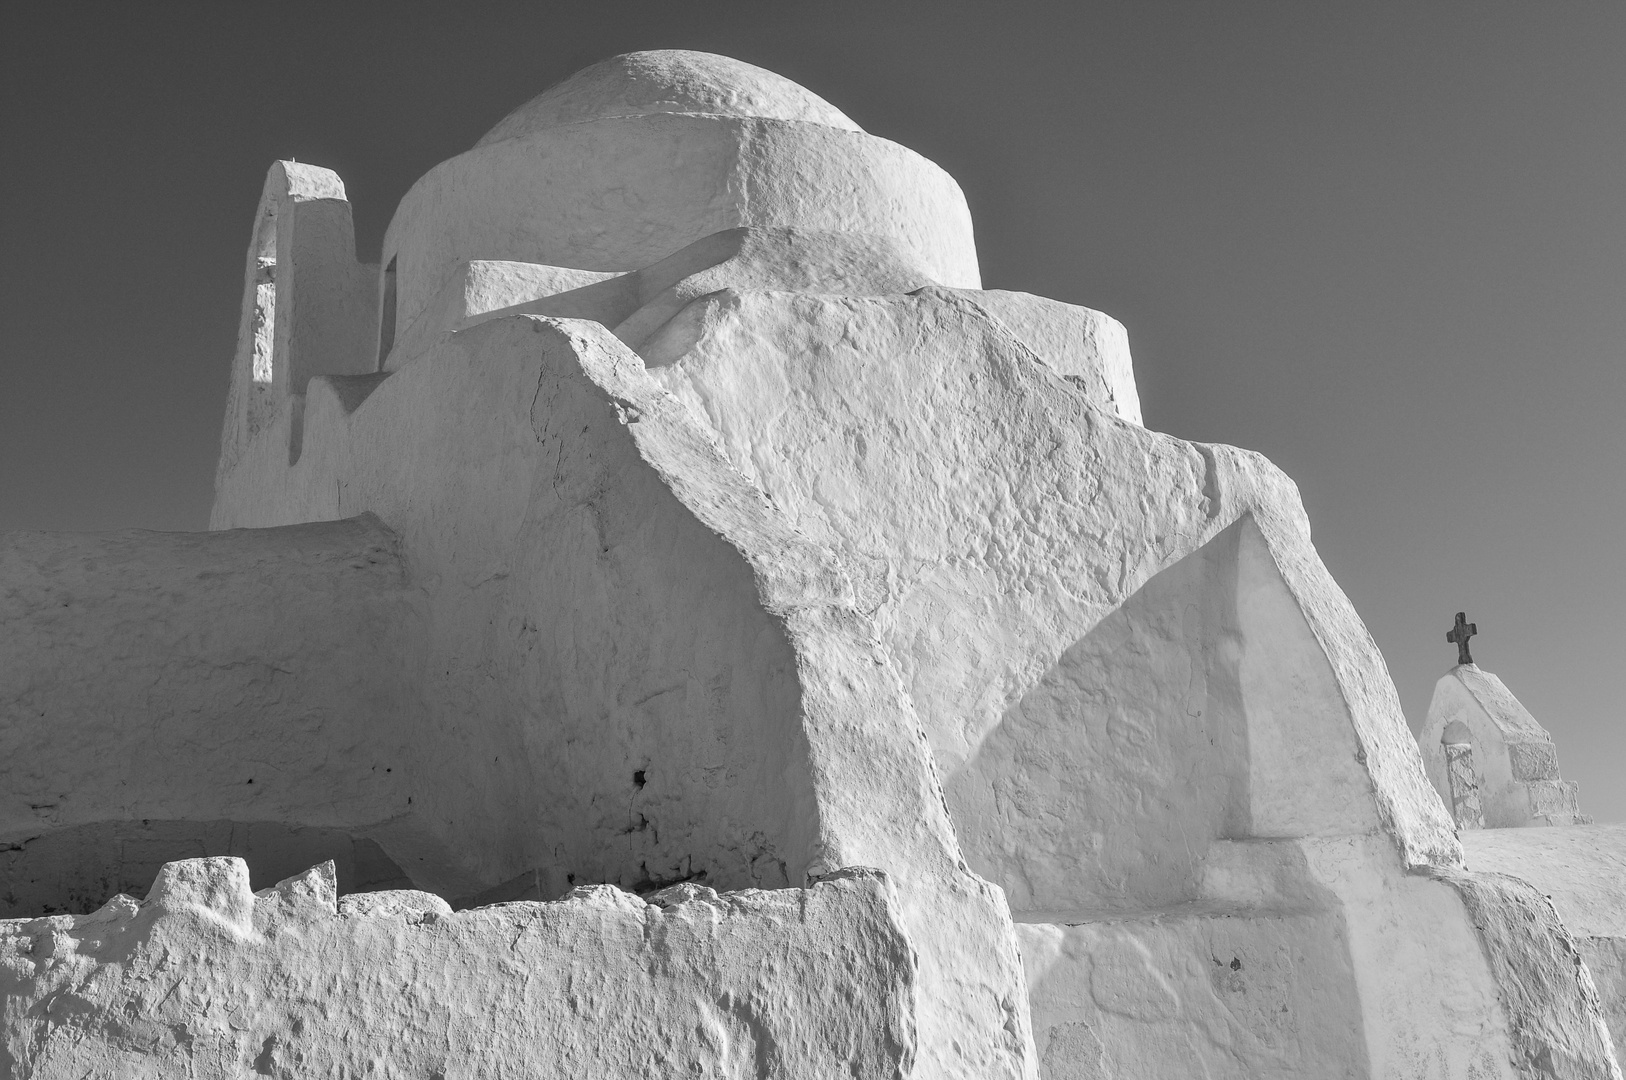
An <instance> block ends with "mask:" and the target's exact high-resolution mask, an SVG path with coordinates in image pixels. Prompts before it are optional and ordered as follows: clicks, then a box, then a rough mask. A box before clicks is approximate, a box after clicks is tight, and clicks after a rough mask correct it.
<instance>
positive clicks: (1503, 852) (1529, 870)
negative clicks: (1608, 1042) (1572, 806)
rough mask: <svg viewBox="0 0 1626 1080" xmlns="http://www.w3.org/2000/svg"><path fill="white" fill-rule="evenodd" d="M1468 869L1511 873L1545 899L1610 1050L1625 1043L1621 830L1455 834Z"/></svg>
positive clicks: (1624, 830) (1625, 867) (1625, 856)
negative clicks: (1568, 941) (1586, 975)
mask: <svg viewBox="0 0 1626 1080" xmlns="http://www.w3.org/2000/svg"><path fill="white" fill-rule="evenodd" d="M1462 847H1463V854H1464V856H1465V859H1466V863H1467V866H1468V868H1469V869H1471V870H1475V871H1479V872H1482V873H1500V874H1511V875H1512V876H1514V877H1516V878H1520V879H1522V880H1524V881H1527V882H1529V883H1530V884H1531V885H1532V886H1534V888H1535V890H1536V891H1537V892H1538V893H1540V894H1541V895H1542V896H1544V897H1546V898H1547V899H1548V900H1550V901H1552V904H1553V907H1554V908H1555V909H1556V910H1557V912H1558V915H1559V917H1560V918H1562V919H1563V921H1564V926H1565V928H1566V929H1567V930H1568V931H1569V932H1570V933H1571V934H1573V935H1574V936H1575V942H1576V945H1577V947H1578V948H1579V949H1580V952H1581V956H1582V957H1583V958H1584V959H1585V960H1586V965H1587V968H1588V970H1589V971H1590V973H1591V975H1592V980H1593V983H1594V985H1595V986H1596V987H1597V990H1598V996H1599V998H1600V1000H1601V1003H1602V1009H1603V1014H1604V1019H1605V1020H1606V1021H1607V1023H1608V1025H1609V1032H1610V1035H1611V1036H1612V1037H1613V1040H1614V1045H1615V1049H1616V1052H1617V1053H1618V1052H1619V1051H1620V1048H1621V1047H1622V1046H1626V903H1623V902H1622V898H1623V897H1626V825H1569V826H1558V827H1556V828H1551V829H1539V830H1526V829H1487V830H1483V831H1478V832H1473V833H1466V832H1465V833H1463V836H1462Z"/></svg>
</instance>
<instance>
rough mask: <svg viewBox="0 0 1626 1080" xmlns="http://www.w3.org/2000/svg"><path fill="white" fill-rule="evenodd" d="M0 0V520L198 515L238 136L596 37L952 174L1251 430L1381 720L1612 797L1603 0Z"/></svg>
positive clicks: (549, 66) (1620, 275)
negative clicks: (833, 112) (1393, 702)
mask: <svg viewBox="0 0 1626 1080" xmlns="http://www.w3.org/2000/svg"><path fill="white" fill-rule="evenodd" d="M430 7H431V5H413V4H368V3H333V2H328V3H323V4H315V5H302V4H299V3H292V2H289V3H278V4H275V5H264V4H254V5H249V4H208V5H201V4H200V5H196V6H186V5H179V4H176V5H168V4H166V5H125V6H123V7H122V8H121V7H119V6H115V5H108V4H105V3H103V4H96V5H94V6H82V7H80V6H75V5H72V4H27V5H25V4H20V3H13V4H8V5H6V6H5V8H4V14H3V15H0V131H3V133H4V140H5V141H4V144H3V146H0V199H3V203H0V207H3V209H0V274H3V277H0V373H3V375H4V386H5V391H4V393H3V394H0V528H39V529H108V528H119V527H128V526H136V527H143V528H158V529H198V528H202V527H204V525H205V522H206V518H207V514H208V506H209V500H210V485H211V482H212V476H213V468H214V458H215V450H216V444H217V440H218V437H219V430H220V421H221V413H222V409H223V404H224V398H225V392H226V377H227V368H228V365H229V362H230V358H231V355H232V349H233V342H234V336H235V333H236V327H237V317H238V313H237V303H238V299H239V294H240V290H241V287H242V282H241V274H242V266H243V261H242V260H243V251H244V249H245V247H246V245H247V243H248V239H249V231H250V225H251V218H252V215H253V212H254V207H255V203H256V200H257V199H258V197H259V193H260V186H261V184H262V182H263V180H264V175H265V170H266V167H267V166H268V165H269V164H270V162H271V161H272V160H273V159H276V158H280V157H294V158H297V159H299V160H300V161H308V162H313V163H315V164H319V165H325V166H328V167H330V168H333V169H335V170H337V171H338V172H339V173H340V175H341V176H343V178H344V180H345V183H346V185H347V187H348V189H349V193H350V198H351V200H352V202H353V204H354V207H355V214H356V223H357V232H358V243H359V245H360V247H361V254H362V256H363V257H364V258H367V259H375V258H377V255H378V248H379V245H380V242H381V239H382V236H383V231H384V226H385V225H386V224H387V222H388V220H389V216H390V214H391V213H392V211H393V210H394V207H395V204H396V202H397V201H398V200H399V199H400V197H401V196H402V194H404V193H405V191H406V190H407V188H408V186H409V185H410V184H411V183H412V182H413V181H414V180H415V179H416V178H417V177H418V176H419V175H421V174H422V173H423V172H425V171H426V170H427V169H428V168H429V167H430V166H432V165H434V164H435V163H436V162H438V161H441V160H443V159H445V158H447V157H450V156H452V155H453V154H456V153H459V152H461V151H462V150H464V149H467V148H468V147H469V146H470V145H472V143H473V142H474V141H475V139H477V138H478V137H479V136H480V135H481V134H482V133H483V132H484V131H485V130H486V129H487V128H489V127H490V126H491V125H492V124H493V123H495V122H496V120H498V119H499V118H500V117H501V116H502V115H503V114H504V113H506V112H507V111H508V110H509V109H511V108H513V107H514V106H516V105H518V104H519V103H521V102H522V101H524V100H525V99H527V98H529V97H531V96H533V95H534V94H536V93H537V92H539V91H540V90H542V89H544V88H545V87H546V86H548V85H549V84H550V83H552V82H554V81H556V80H558V79H559V78H562V77H563V76H565V75H567V74H569V73H570V72H571V71H573V70H575V69H576V68H579V67H581V66H584V65H585V64H587V63H590V62H592V61H595V60H598V59H601V58H603V57H605V56H609V55H611V54H614V53H617V52H624V51H628V50H631V49H648V48H692V49H705V50H709V51H713V52H722V53H728V54H730V55H733V56H737V57H739V58H740V59H743V60H747V61H750V62H752V63H756V64H760V65H762V66H764V67H768V68H771V69H773V70H775V71H778V72H780V73H782V74H784V75H787V76H789V77H791V78H793V79H795V80H797V81H798V82H801V83H803V84H804V85H806V86H808V87H810V88H811V89H813V90H814V91H816V92H817V93H819V94H821V95H823V96H824V97H826V98H828V99H829V100H830V101H832V102H833V103H835V104H836V105H837V106H838V107H839V108H841V109H842V110H844V111H845V112H846V113H847V114H848V115H850V116H851V117H853V119H855V120H856V121H857V122H858V123H860V124H861V125H863V126H864V127H865V128H866V129H868V130H869V131H871V132H873V133H875V134H878V135H883V136H886V137H888V138H891V139H894V140H896V141H898V142H901V143H904V144H906V145H908V146H910V147H913V148H914V149H916V150H918V151H920V152H921V153H923V154H925V155H926V156H927V157H930V158H932V159H933V160H935V161H936V162H938V163H939V164H940V165H942V166H943V167H944V168H946V169H947V170H948V171H949V172H950V173H952V174H953V175H954V176H955V177H956V178H957V179H958V180H959V182H960V184H961V186H962V187H964V189H965V191H966V195H967V197H968V198H969V200H970V203H971V209H972V213H973V215H974V216H975V218H976V224H977V237H978V245H979V250H980V252H981V259H982V267H983V275H984V281H985V283H986V284H987V285H988V286H989V287H992V288H1005V289H1021V290H1026V291H1030V292H1035V293H1040V294H1043V295H1045V296H1051V297H1055V298H1057V299H1061V300H1066V301H1069V302H1072V303H1078V304H1085V305H1088V306H1091V307H1095V308H1099V309H1101V310H1104V311H1106V312H1108V313H1110V314H1112V315H1114V316H1116V317H1117V318H1118V319H1120V320H1122V321H1123V322H1124V323H1125V324H1126V325H1127V326H1128V327H1129V333H1130V340H1131V343H1132V345H1133V346H1134V351H1135V367H1136V373H1137V376H1138V378H1139V381H1140V390H1141V399H1142V402H1143V403H1144V406H1145V412H1146V421H1147V424H1148V426H1150V427H1153V428H1157V429H1159V430H1162V431H1167V432H1170V433H1172V434H1175V435H1179V436H1182V437H1185V438H1191V439H1201V440H1211V441H1219V442H1228V443H1234V444H1237V445H1240V446H1245V447H1249V448H1252V449H1256V450H1260V451H1263V452H1264V453H1266V454H1268V455H1269V456H1270V457H1271V458H1272V459H1273V460H1274V461H1276V463H1277V464H1279V465H1281V466H1282V467H1283V468H1284V469H1286V471H1287V472H1288V473H1289V474H1290V475H1291V476H1292V477H1293V478H1294V479H1295V480H1297V482H1298V484H1299V487H1300V489H1301V491H1302V492H1303V495H1304V501H1305V504H1306V506H1307V507H1308V509H1309V513H1310V521H1311V523H1312V525H1313V527H1314V530H1315V538H1316V543H1317V547H1318V548H1319V549H1320V551H1321V554H1322V557H1323V558H1324V559H1325V560H1326V562H1327V564H1328V566H1330V567H1331V569H1332V572H1333V574H1334V575H1335V576H1336V577H1337V579H1338V581H1339V582H1340V583H1341V584H1342V585H1343V587H1344V589H1345V590H1346V591H1347V592H1348V593H1349V595H1350V596H1351V598H1352V599H1353V600H1354V602H1355V606H1356V607H1357V609H1359V611H1360V612H1361V614H1362V616H1363V617H1364V618H1365V619H1366V622H1367V625H1368V626H1369V627H1371V629H1372V632H1373V634H1374V635H1375V636H1376V638H1377V641H1378V644H1379V646H1380V647H1381V648H1382V650H1383V653H1384V655H1385V657H1386V658H1387V659H1388V663H1389V666H1390V670H1391V672H1392V673H1393V675H1394V678H1395V682H1396V684H1397V685H1398V686H1399V688H1400V694H1401V698H1402V700H1403V701H1404V703H1405V706H1406V710H1407V714H1408V716H1409V717H1410V719H1411V721H1412V724H1413V727H1416V726H1417V725H1418V724H1420V722H1421V720H1422V716H1423V713H1424V711H1425V710H1426V708H1427V703H1428V697H1429V693H1430V692H1431V689H1432V686H1433V683H1434V680H1435V679H1436V678H1437V677H1438V676H1439V675H1440V674H1442V673H1443V672H1444V671H1445V670H1446V669H1447V668H1448V667H1449V666H1450V665H1451V663H1453V662H1454V660H1455V652H1454V649H1453V647H1452V646H1450V645H1448V644H1446V642H1445V632H1446V630H1447V629H1448V628H1449V627H1450V625H1451V617H1452V615H1453V613H1454V612H1456V611H1458V610H1462V609H1466V610H1467V612H1468V616H1469V618H1470V619H1472V620H1474V621H1476V622H1477V623H1478V624H1479V630H1480V636H1479V637H1478V638H1476V639H1475V641H1474V654H1475V658H1476V659H1477V660H1478V661H1479V662H1480V664H1481V666H1483V667H1485V668H1486V669H1488V670H1491V671H1494V672H1496V673H1498V674H1499V675H1501V676H1502V678H1503V679H1504V681H1506V682H1507V684H1508V686H1509V687H1510V688H1511V689H1512V690H1513V692H1514V693H1515V694H1517V695H1518V696H1519V697H1520V698H1521V699H1522V700H1523V701H1524V703H1525V704H1526V705H1527V706H1528V707H1529V708H1530V709H1531V711H1532V712H1533V713H1535V715H1536V717H1537V718H1538V719H1539V720H1540V721H1541V722H1542V723H1544V724H1545V725H1546V726H1547V727H1548V729H1549V730H1551V731H1552V732H1553V735H1554V737H1555V738H1556V739H1557V742H1558V749H1559V760H1560V763H1561V765H1562V767H1563V770H1564V775H1565V776H1566V777H1567V778H1569V779H1574V780H1578V781H1579V782H1580V784H1581V802H1582V807H1583V809H1586V810H1588V811H1590V812H1591V813H1593V814H1594V815H1595V816H1596V817H1597V818H1598V819H1599V820H1600V821H1618V820H1626V779H1623V778H1622V775H1621V773H1622V770H1623V769H1626V716H1623V711H1626V710H1623V709H1622V705H1621V702H1620V700H1619V692H1618V691H1617V689H1616V684H1615V675H1616V674H1617V672H1616V668H1617V665H1622V664H1623V659H1622V653H1623V651H1626V615H1623V612H1626V581H1623V577H1622V561H1621V555H1622V541H1621V538H1622V533H1623V531H1626V469H1623V468H1622V464H1623V454H1622V446H1621V442H1622V438H1621V436H1622V422H1621V419H1620V416H1619V410H1620V409H1621V407H1622V405H1623V404H1626V364H1623V362H1622V356H1623V350H1626V303H1623V300H1626V198H1623V197H1626V130H1623V128H1626V62H1623V60H1622V58H1623V57H1626V5H1622V4H1618V3H1613V4H1602V3H1600V4H1587V3H1561V4H1543V3H1534V2H1532V3H1527V4H1507V3H1495V2H1475V3H1449V2H1434V3H1424V4H1418V3H1394V4H1386V3H1376V2H1369V0H1368V2H1361V3H1349V4H1343V5H1335V4H1294V3H1287V2H1279V3H1258V4H1252V3H1225V4H1199V3H1179V4H1164V3H1155V2H1136V3H1120V4H1110V5H1102V4H1087V3H1056V4H1048V5H1041V4H1030V5H1024V4H1021V3H1014V2H1003V3H998V4H995V3H980V4H969V3H965V4H956V3H941V2H940V3H930V4H916V3H886V2H876V0H869V2H864V3H854V4H817V3H801V4H794V5H793V4H775V3H764V2H760V0H753V2H748V3H707V4H676V3H670V2H668V3H649V4H642V3H614V2H600V3H595V4H591V5H579V4H565V3H549V4H542V3H529V4H468V5H461V4H459V5H451V4H447V5H435V7H437V8H439V9H441V10H439V11H435V12H431V11H427V10H425V9H428V8H430Z"/></svg>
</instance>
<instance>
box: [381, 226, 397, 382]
mask: <svg viewBox="0 0 1626 1080" xmlns="http://www.w3.org/2000/svg"><path fill="white" fill-rule="evenodd" d="M395 259H396V256H394V255H391V256H390V262H389V265H388V266H386V267H384V302H383V303H382V304H380V305H379V309H378V370H379V371H383V370H384V361H386V360H388V359H389V356H390V350H391V349H393V348H395Z"/></svg>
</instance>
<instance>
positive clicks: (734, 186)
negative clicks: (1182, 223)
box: [383, 114, 981, 328]
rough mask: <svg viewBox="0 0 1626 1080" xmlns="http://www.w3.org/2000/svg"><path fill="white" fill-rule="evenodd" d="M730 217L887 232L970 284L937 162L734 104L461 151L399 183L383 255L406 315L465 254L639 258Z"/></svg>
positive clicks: (955, 194) (649, 259)
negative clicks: (726, 112) (758, 115)
mask: <svg viewBox="0 0 1626 1080" xmlns="http://www.w3.org/2000/svg"><path fill="white" fill-rule="evenodd" d="M739 226H764V227H771V228H802V229H811V230H822V231H828V232H842V233H851V234H856V235H873V236H880V237H885V238H888V239H892V240H895V241H896V242H898V243H899V244H900V245H901V246H902V247H903V248H904V249H906V250H908V251H909V252H911V253H912V254H913V255H914V256H915V257H916V259H917V260H918V262H919V265H920V266H921V268H922V269H924V270H925V271H926V272H927V274H928V275H929V276H930V277H931V278H932V279H933V280H934V281H937V282H938V283H940V284H943V285H952V286H963V287H968V288H976V287H978V286H979V285H980V284H981V280H980V277H979V274H978V270H977V256H976V247H975V244H974V242H973V240H972V233H971V215H970V211H969V210H967V209H966V205H965V197H964V196H963V195H962V194H961V193H960V189H959V186H958V185H957V184H955V182H954V180H953V178H951V177H950V176H949V175H948V174H947V173H945V172H944V171H943V170H942V169H940V168H938V167H937V166H936V165H934V164H932V163H931V162H930V161H927V160H926V159H925V158H923V157H921V156H920V155H918V154H916V153H915V152H914V151H912V150H909V149H907V148H905V147H902V146H899V145H897V144H896V143H892V142H888V141H887V140H885V139H879V138H876V137H875V136H872V135H866V134H864V133H862V132H857V131H846V130H842V129H839V128H833V127H826V126H824V125H822V124H811V123H805V122H794V121H783V120H765V119H755V118H747V117H721V116H682V115H669V114H664V115H652V116H624V117H612V118H606V119H601V120H595V121H591V122H585V123H579V124H572V125H568V126H564V127H559V128H553V129H550V130H547V131H544V132H541V133H538V134H536V135H531V136H528V137H525V138H515V139H507V140H503V141H500V142H496V143H493V144H491V145H488V146H483V147H480V148H478V149H475V150H470V151H468V152H467V153H464V154H461V155H459V156H458V157H455V158H452V159H451V160H449V161H445V162H442V163H441V164H439V165H437V166H436V167H435V168H433V169H431V170H430V171H429V172H428V173H426V174H425V175H424V177H423V178H422V179H421V180H419V181H418V182H417V183H416V184H414V185H413V187H412V189H411V190H410V191H409V192H407V194H406V196H405V198H403V199H402V200H401V204H400V206H399V208H398V209H397V210H396V212H395V216H394V218H393V219H392V220H391V223H390V227H389V231H388V232H387V233H386V234H385V238H384V256H383V257H384V260H385V261H386V262H388V261H389V260H390V259H392V258H393V259H395V260H396V266H397V275H398V276H397V289H398V293H397V295H398V298H399V299H398V304H399V306H398V308H397V313H398V314H397V318H398V325H399V326H400V327H403V328H404V327H407V326H409V325H411V323H412V321H413V320H414V319H415V318H416V317H417V316H418V313H419V312H420V311H421V310H422V309H423V308H424V307H425V306H426V305H428V304H429V303H430V301H431V300H432V299H433V298H434V296H435V294H436V293H437V292H438V291H439V290H440V288H441V286H442V285H443V284H444V283H445V281H446V280H447V279H448V278H449V277H450V276H451V274H452V272H453V271H454V269H455V268H456V267H457V265H458V264H459V263H461V262H464V261H467V260H469V259H512V260H517V261H521V262H535V263H549V264H553V265H557V266H567V267H578V268H580V269H584V270H623V271H625V270H637V269H640V268H642V267H645V266H649V265H650V264H651V263H654V262H657V261H659V260H661V259H663V258H665V257H666V256H668V255H670V254H672V253H673V252H675V251H677V250H679V249H680V248H682V247H685V246H686V245H688V244H691V243H693V242H694V241H696V240H699V239H701V238H702V237H705V236H709V235H711V234H712V233H715V232H720V231H722V230H724V229H732V228H736V227H739Z"/></svg>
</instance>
